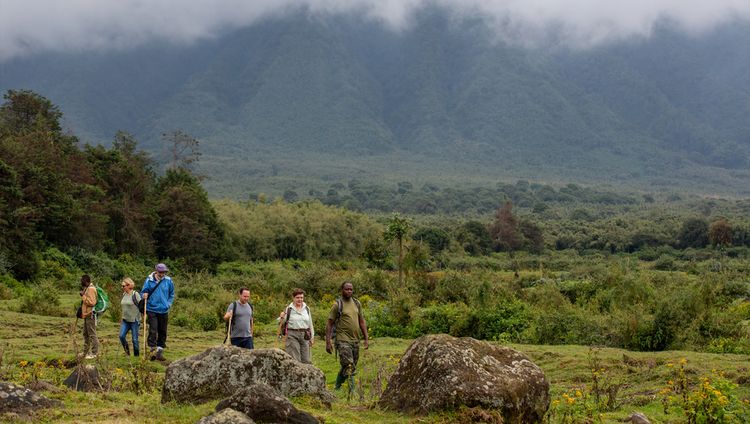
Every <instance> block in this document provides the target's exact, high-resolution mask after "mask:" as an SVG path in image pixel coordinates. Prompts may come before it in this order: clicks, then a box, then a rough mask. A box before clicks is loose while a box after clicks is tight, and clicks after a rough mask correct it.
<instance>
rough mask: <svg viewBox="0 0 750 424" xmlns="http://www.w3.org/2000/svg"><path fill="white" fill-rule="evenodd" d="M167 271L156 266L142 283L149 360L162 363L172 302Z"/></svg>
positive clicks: (172, 285) (172, 290)
mask: <svg viewBox="0 0 750 424" xmlns="http://www.w3.org/2000/svg"><path fill="white" fill-rule="evenodd" d="M167 272H169V269H168V268H167V266H166V265H164V264H158V265H156V267H155V268H154V272H152V273H151V274H149V276H148V278H146V281H145V282H144V283H143V290H141V293H142V294H143V298H144V299H146V313H147V316H148V347H149V349H150V350H151V353H152V355H151V360H154V359H156V360H159V361H164V360H165V359H164V348H165V347H167V322H168V314H169V309H170V308H171V307H172V303H173V302H174V284H173V283H172V279H171V278H169V276H168V275H167Z"/></svg>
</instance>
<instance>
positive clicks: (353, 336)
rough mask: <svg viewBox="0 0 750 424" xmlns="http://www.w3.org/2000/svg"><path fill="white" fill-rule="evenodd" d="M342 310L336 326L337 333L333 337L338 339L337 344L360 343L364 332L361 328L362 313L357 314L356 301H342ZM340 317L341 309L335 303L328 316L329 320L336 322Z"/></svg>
mask: <svg viewBox="0 0 750 424" xmlns="http://www.w3.org/2000/svg"><path fill="white" fill-rule="evenodd" d="M342 302H343V303H342V308H341V319H340V320H339V322H338V323H337V324H336V333H335V334H332V335H331V336H332V337H335V338H336V341H337V342H358V341H359V338H360V335H361V333H362V330H361V329H360V328H359V320H360V318H362V319H364V317H362V311H359V313H358V312H357V304H356V303H354V300H352V299H349V300H348V301H347V300H344V299H342ZM338 316H339V308H338V305H336V304H335V303H334V304H333V307H332V308H331V313H330V314H328V319H329V320H332V321H333V322H336V318H338Z"/></svg>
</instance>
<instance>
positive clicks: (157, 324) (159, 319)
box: [147, 312, 169, 349]
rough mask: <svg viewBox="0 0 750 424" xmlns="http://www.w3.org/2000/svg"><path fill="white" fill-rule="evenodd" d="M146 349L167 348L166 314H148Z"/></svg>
mask: <svg viewBox="0 0 750 424" xmlns="http://www.w3.org/2000/svg"><path fill="white" fill-rule="evenodd" d="M147 314H148V347H150V348H151V349H153V348H155V347H160V348H162V349H164V348H166V347H167V322H168V321H169V319H168V315H167V314H157V313H155V312H148V313H147Z"/></svg>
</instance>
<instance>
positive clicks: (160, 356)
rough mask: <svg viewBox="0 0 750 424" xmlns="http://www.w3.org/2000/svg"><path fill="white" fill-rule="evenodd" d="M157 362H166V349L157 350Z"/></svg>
mask: <svg viewBox="0 0 750 424" xmlns="http://www.w3.org/2000/svg"><path fill="white" fill-rule="evenodd" d="M155 356H156V360H157V361H162V362H163V361H166V360H167V358H165V357H164V349H156V355H155Z"/></svg>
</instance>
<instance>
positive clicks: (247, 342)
mask: <svg viewBox="0 0 750 424" xmlns="http://www.w3.org/2000/svg"><path fill="white" fill-rule="evenodd" d="M230 341H231V342H232V346H237V347H243V348H245V349H252V348H253V338H252V337H232V338H231V339H230Z"/></svg>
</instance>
